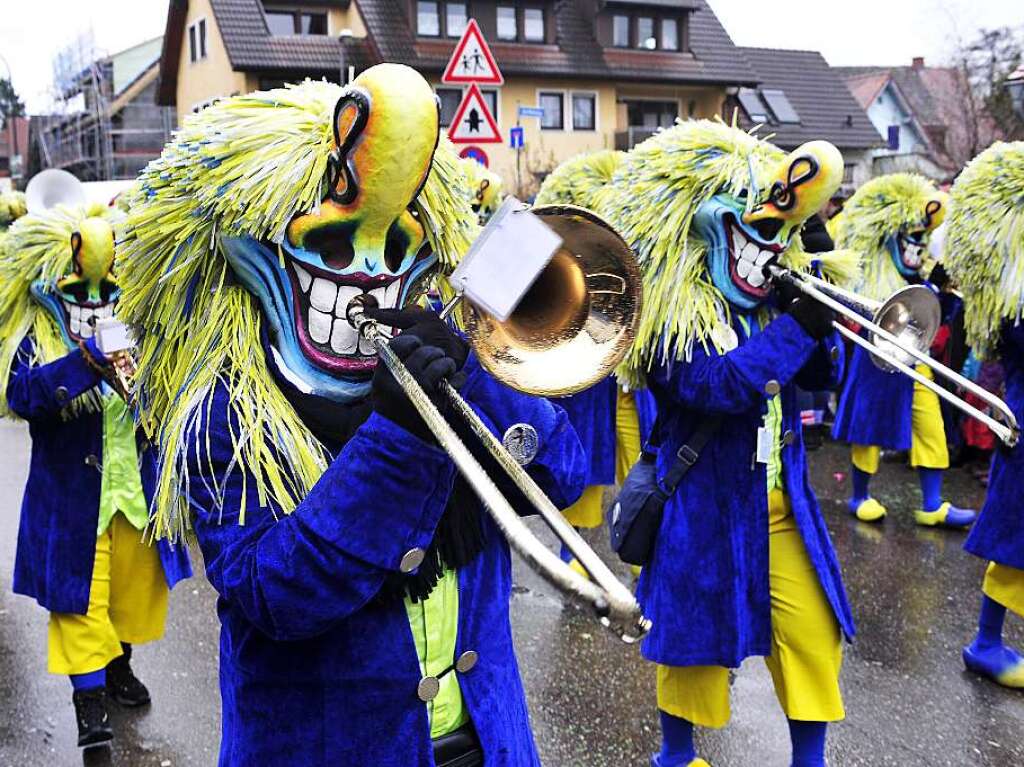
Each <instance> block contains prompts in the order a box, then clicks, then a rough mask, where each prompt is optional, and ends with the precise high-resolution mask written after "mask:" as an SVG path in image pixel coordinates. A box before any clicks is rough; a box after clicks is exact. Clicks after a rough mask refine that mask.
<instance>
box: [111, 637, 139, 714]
mask: <svg viewBox="0 0 1024 767" xmlns="http://www.w3.org/2000/svg"><path fill="white" fill-rule="evenodd" d="M121 649H123V650H124V655H122V656H121V657H119V658H114V660H112V661H110V663H108V664H107V692H108V693H110V697H111V698H113V699H114V700H116V701H117V702H118V703H120V704H121V705H122V706H128V707H129V708H135V707H136V706H145V705H146V704H147V703H149V690H147V689H146V685H144V684H143V683H142V682H140V681H139V679H138V677H137V676H135V674H134V673H133V672H132V666H131V660H132V646H131V645H130V644H126V643H125V642H122V643H121Z"/></svg>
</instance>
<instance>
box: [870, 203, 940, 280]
mask: <svg viewBox="0 0 1024 767" xmlns="http://www.w3.org/2000/svg"><path fill="white" fill-rule="evenodd" d="M948 209H949V196H948V195H947V194H945V193H944V192H937V193H936V194H935V195H933V196H932V197H931V198H930V199H929V200H928V202H926V203H925V205H924V210H923V211H922V215H921V221H920V223H919V224H917V225H915V226H911V227H903V228H901V229H900V231H898V232H896V233H895V234H891V235H889V236H888V237H886V238H885V243H884V244H885V248H886V250H888V251H889V255H890V256H892V261H893V263H894V264H895V265H896V269H897V271H899V273H900V274H902V275H903V276H904V277H906V278H907V279H913V278H914V277H916V276H917V273H918V272H919V271H920V270H921V267H922V266H923V265H924V256H925V253H926V252H927V250H928V240H929V239H930V238H931V234H932V232H934V231H935V230H936V229H937V228H938V227H939V225H940V224H942V222H943V221H944V220H945V218H946V211H947V210H948Z"/></svg>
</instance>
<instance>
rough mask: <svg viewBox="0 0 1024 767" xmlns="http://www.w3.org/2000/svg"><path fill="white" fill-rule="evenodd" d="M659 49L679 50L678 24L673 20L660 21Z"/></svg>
mask: <svg viewBox="0 0 1024 767" xmlns="http://www.w3.org/2000/svg"><path fill="white" fill-rule="evenodd" d="M661 47H662V49H663V50H666V51H678V50H679V22H678V21H676V20H675V19H662V20H661Z"/></svg>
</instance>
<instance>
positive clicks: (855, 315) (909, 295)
mask: <svg viewBox="0 0 1024 767" xmlns="http://www.w3.org/2000/svg"><path fill="white" fill-rule="evenodd" d="M769 269H770V271H771V274H772V276H773V277H774V278H776V279H780V280H784V281H786V282H788V283H789V284H791V285H793V286H794V287H796V288H797V289H798V290H800V291H801V292H802V293H804V294H805V295H807V296H808V297H810V298H813V299H814V300H816V301H819V302H820V303H822V304H824V305H825V306H827V307H828V308H830V309H832V311H834V312H836V313H837V314H840V315H842V316H843V317H846V318H848V319H850V320H852V321H853V322H856V323H857V324H858V325H861V326H862V327H864V328H866V329H867V330H868V331H870V333H871V337H870V339H864V338H861V336H860V335H859V334H857V333H855V332H854V331H852V330H850V329H849V328H848V327H846V326H845V325H843V324H841V323H839V322H834V323H833V326H834V327H835V328H836V330H838V331H839V333H840V334H842V335H843V336H844V337H846V338H848V339H850V340H851V341H853V342H854V343H855V344H857V345H858V346H860V347H862V348H864V349H866V350H867V351H868V352H870V354H871V360H872V362H874V363H875V364H876V365H877V366H878V367H879V368H881V369H882V370H886V371H888V372H896V371H898V372H900V373H903V374H904V375H907V376H910V377H911V378H912V379H914V380H915V381H917V382H918V383H919V384H921V385H922V386H924V387H925V388H927V389H930V390H931V391H933V392H935V394H937V395H938V396H939V397H941V398H942V399H944V400H946V402H948V403H950V404H951V405H953V407H955V408H958V409H959V410H961V411H963V412H964V413H966V414H967V415H969V416H971V417H972V418H977V419H978V420H979V421H981V422H982V423H983V424H985V425H986V426H988V428H990V429H991V430H992V432H993V433H994V434H995V435H996V436H997V437H999V439H1001V440H1002V441H1003V442H1004V443H1005V444H1006V445H1008V446H1010V447H1013V446H1014V445H1016V444H1017V441H1018V440H1019V439H1020V428H1019V427H1018V425H1017V419H1016V418H1015V417H1014V415H1013V411H1012V410H1010V408H1009V406H1008V405H1007V404H1006V403H1005V402H1003V401H1002V400H1001V399H999V397H997V396H995V395H994V394H992V393H991V392H988V391H986V390H985V389H983V388H982V387H980V386H978V385H977V384H976V383H974V382H973V381H970V380H968V379H966V378H964V377H963V376H962V375H960V374H959V373H957V372H956V371H954V370H951V369H950V368H948V367H946V366H945V365H943V364H942V363H941V362H938V361H937V360H934V359H932V357H931V355H930V354H929V353H928V350H929V348H930V347H931V344H932V340H933V339H934V338H935V334H936V333H937V332H938V330H939V325H940V324H941V309H940V307H939V301H938V299H937V298H936V297H935V294H934V293H932V291H931V290H929V289H928V288H926V287H924V286H923V285H908V286H907V287H905V288H901V289H900V290H897V291H896V292H895V293H893V294H892V295H891V296H890V297H889V298H888V299H887V300H886V301H884V302H880V301H872V300H870V299H867V298H864V297H863V296H860V295H857V294H856V293H853V292H851V291H848V290H843V289H842V288H839V287H837V286H835V285H832V284H830V283H828V282H826V281H825V280H822V279H820V278H818V277H815V276H813V275H810V274H804V273H801V272H795V271H793V270H791V269H785V268H783V267H780V266H771V267H769ZM915 362H916V363H918V364H921V365H925V366H926V367H928V368H929V369H930V370H931V371H932V373H934V374H938V375H941V376H942V377H943V378H945V379H946V380H948V381H951V382H953V383H955V384H956V385H957V386H959V387H961V388H962V389H964V390H966V391H969V392H971V393H972V394H974V395H976V396H977V397H979V398H980V399H981V400H983V401H984V402H985V403H986V404H988V405H989V406H990V407H991V408H992V409H993V411H994V412H995V414H996V415H997V416H998V419H996V418H993V417H992V416H990V415H989V414H988V413H985V412H982V411H981V410H979V409H978V408H976V407H974V405H972V404H970V403H969V402H967V401H966V400H964V399H962V398H961V397H957V396H956V395H955V394H953V393H952V392H950V391H948V390H947V389H945V388H943V387H942V386H940V385H939V384H937V383H935V381H933V380H932V379H930V378H928V377H927V376H925V375H923V374H921V373H919V372H918V371H917V370H915V369H914V367H913V364H914V363H915Z"/></svg>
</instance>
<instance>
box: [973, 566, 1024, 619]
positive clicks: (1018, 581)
mask: <svg viewBox="0 0 1024 767" xmlns="http://www.w3.org/2000/svg"><path fill="white" fill-rule="evenodd" d="M981 590H982V591H983V592H984V594H985V596H987V597H988V598H989V599H991V600H993V601H995V602H998V603H999V604H1001V605H1002V606H1003V607H1005V608H1006V609H1007V610H1010V611H1012V612H1015V613H1017V615H1020V616H1022V617H1024V570H1018V569H1017V568H1016V567H1010V566H1008V565H1000V564H997V563H996V562H989V563H988V569H987V570H985V581H984V583H982V585H981Z"/></svg>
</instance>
